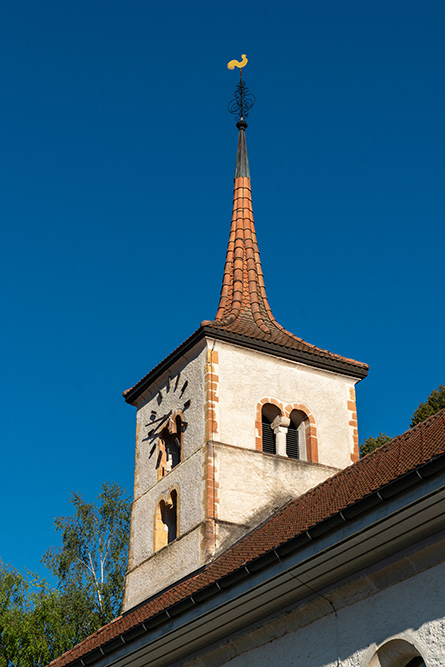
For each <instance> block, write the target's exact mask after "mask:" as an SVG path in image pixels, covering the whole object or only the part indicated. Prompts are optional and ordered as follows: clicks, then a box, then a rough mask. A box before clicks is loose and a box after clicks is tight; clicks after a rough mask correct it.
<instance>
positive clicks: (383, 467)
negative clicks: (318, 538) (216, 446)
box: [51, 409, 445, 667]
mask: <svg viewBox="0 0 445 667" xmlns="http://www.w3.org/2000/svg"><path fill="white" fill-rule="evenodd" d="M444 453H445V409H444V410H441V411H440V412H438V413H437V414H436V415H433V416H432V417H430V418H429V419H427V420H426V421H424V422H422V423H421V424H418V425H417V426H415V427H414V428H413V429H411V430H409V431H407V432H406V433H404V434H403V435H401V436H398V437H396V438H394V440H392V441H391V442H389V443H387V444H386V445H384V446H383V447H380V448H379V449H377V450H375V451H374V452H372V453H371V454H368V455H367V456H365V457H364V458H363V459H362V460H360V461H357V463H354V464H352V465H351V466H349V467H348V468H345V469H344V470H341V471H340V472H338V473H337V474H336V475H334V476H333V477H330V478H329V479H327V480H326V481H325V482H322V483H321V484H319V485H318V486H316V487H315V488H313V489H311V490H310V491H308V492H307V493H305V494H304V495H302V496H300V497H299V498H296V499H295V500H292V501H290V502H288V503H287V504H286V505H284V507H282V508H281V509H280V510H278V511H277V512H276V513H275V514H274V515H273V516H271V517H270V518H269V519H268V520H267V521H266V522H265V523H263V524H262V525H261V526H259V527H258V528H256V529H255V530H253V531H252V532H251V533H249V534H248V535H246V536H245V537H244V538H242V539H241V540H240V541H239V542H238V543H237V544H235V545H234V546H232V547H231V548H229V549H228V550H227V551H225V552H224V553H223V554H221V556H219V557H218V558H217V559H216V560H214V561H213V562H211V563H209V565H207V566H206V568H205V569H204V570H202V571H200V572H198V573H197V574H194V575H191V576H190V577H188V578H187V579H186V580H185V581H181V582H179V583H178V584H176V585H173V586H172V587H171V588H169V589H168V590H165V591H163V592H161V593H159V594H158V595H156V596H155V597H154V598H152V599H149V600H147V602H145V603H142V604H141V605H140V606H139V607H137V608H135V609H133V610H130V611H129V612H127V613H126V614H125V615H122V616H119V617H118V618H117V619H115V620H114V621H112V622H111V623H109V624H108V625H106V626H104V627H103V628H101V629H100V630H98V631H97V632H96V633H95V634H94V635H91V636H90V637H88V638H87V639H85V641H83V642H82V643H80V644H78V645H77V646H75V647H74V648H73V649H71V650H70V651H68V652H67V653H65V654H64V655H63V656H61V657H60V658H58V659H57V660H55V661H53V662H52V663H51V666H52V667H65V666H66V665H69V664H70V663H72V662H74V661H75V660H76V659H78V658H80V657H82V656H85V655H87V654H88V653H90V652H91V651H93V650H94V649H96V648H98V647H99V646H101V645H102V644H104V643H106V642H107V641H109V640H110V639H113V638H115V637H118V636H119V635H120V634H122V633H123V632H125V631H126V630H129V629H131V628H133V627H135V626H137V625H138V624H140V623H142V622H144V621H148V620H149V619H150V618H152V617H153V616H156V614H158V613H160V612H162V611H165V610H167V609H168V608H169V607H171V606H172V605H174V604H176V603H177V602H180V601H182V600H185V599H186V598H187V597H188V596H190V595H192V594H193V593H197V592H198V591H200V590H203V589H204V588H206V587H207V586H208V585H210V584H211V583H214V582H216V581H218V580H220V579H221V578H222V577H224V576H226V575H228V574H231V573H232V572H234V571H235V570H237V569H238V568H240V567H242V566H244V565H246V564H248V563H249V562H251V561H253V560H255V559H256V558H258V557H259V556H261V555H263V554H265V553H267V552H269V551H272V550H273V549H276V548H277V547H279V546H280V545H281V544H283V543H285V542H287V541H288V540H290V539H292V538H295V537H297V536H298V535H300V534H301V533H303V532H305V531H307V530H310V529H312V528H313V527H314V526H315V525H316V524H318V523H320V522H322V521H324V520H326V519H328V518H329V517H331V516H333V515H334V514H337V513H338V512H341V511H343V510H345V509H346V508H347V507H349V506H350V505H352V504H353V503H355V502H357V501H359V500H362V499H363V498H365V497H366V496H368V495H369V494H370V493H372V492H373V491H377V490H381V489H382V488H383V487H384V486H385V485H387V484H388V483H390V482H393V481H395V480H397V479H398V478H400V477H401V476H403V475H406V474H407V473H409V472H411V471H413V470H415V469H416V468H418V467H419V466H420V465H421V464H422V463H426V462H427V461H430V460H432V459H434V458H435V457H437V456H439V455H442V454H444Z"/></svg>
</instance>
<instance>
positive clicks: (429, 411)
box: [411, 384, 445, 427]
mask: <svg viewBox="0 0 445 667" xmlns="http://www.w3.org/2000/svg"><path fill="white" fill-rule="evenodd" d="M442 408H445V385H443V384H440V385H439V386H438V387H437V389H434V391H432V392H431V394H430V395H429V396H428V398H427V399H426V401H425V402H424V403H421V404H420V405H419V407H418V408H417V410H416V411H415V412H414V414H413V416H412V417H411V427H413V426H415V425H416V424H418V423H419V422H423V420H424V419H426V418H427V417H431V415H435V414H436V412H439V410H442Z"/></svg>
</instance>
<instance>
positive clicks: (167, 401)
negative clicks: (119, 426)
mask: <svg viewBox="0 0 445 667" xmlns="http://www.w3.org/2000/svg"><path fill="white" fill-rule="evenodd" d="M188 384H189V383H188V380H185V379H182V378H181V373H178V375H176V376H175V377H171V376H169V377H168V380H167V382H166V385H165V387H164V388H163V389H160V390H159V392H158V394H157V396H156V409H155V408H153V409H152V410H151V413H150V421H149V422H148V424H146V427H148V429H149V431H148V439H150V440H151V439H152V438H156V437H157V436H158V435H159V434H160V433H161V431H162V430H163V429H164V428H165V427H166V426H167V424H168V420H169V419H170V417H171V416H172V415H173V414H174V413H175V412H176V413H177V412H182V414H183V415H184V414H185V412H186V410H188V408H189V407H190V404H191V400H190V398H188V396H187V389H188ZM183 425H184V427H186V426H187V422H183ZM154 446H156V443H155V445H154Z"/></svg>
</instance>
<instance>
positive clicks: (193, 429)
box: [134, 341, 206, 498]
mask: <svg viewBox="0 0 445 667" xmlns="http://www.w3.org/2000/svg"><path fill="white" fill-rule="evenodd" d="M205 354H206V352H205V342H204V341H202V343H201V344H200V345H199V346H196V347H195V348H194V349H193V350H191V351H190V352H189V353H187V357H185V356H184V357H183V358H182V359H181V360H180V362H177V363H176V364H175V365H174V366H172V367H171V368H170V369H169V370H168V371H167V372H165V373H164V374H163V375H162V376H161V377H160V378H159V379H158V380H157V381H156V382H155V383H154V384H153V385H152V386H151V387H150V389H149V390H147V391H146V392H145V394H144V396H143V398H141V399H139V407H138V411H137V433H138V436H137V442H136V467H135V487H134V497H135V498H137V497H138V496H140V495H141V494H143V493H145V492H146V491H147V489H149V488H151V487H152V486H153V484H155V482H156V479H157V472H156V459H157V454H158V449H157V443H158V440H159V433H160V431H161V430H162V424H163V422H162V417H163V416H165V415H166V414H168V413H169V412H170V410H171V411H172V412H173V413H174V412H175V411H176V410H180V409H183V407H184V404H185V403H186V401H188V400H190V407H188V408H187V409H186V410H185V411H184V420H185V421H186V422H187V426H186V429H185V431H184V433H183V454H184V458H186V457H188V456H190V455H191V454H192V453H193V452H194V451H195V450H196V449H197V448H198V447H201V446H202V445H203V443H204V399H205V394H204V364H205ZM179 373H180V374H181V375H180V378H179V382H178V384H177V386H176V379H177V377H178V374H179ZM169 377H170V378H171V381H170V383H169V382H168V379H169ZM185 382H187V383H188V384H187V387H186V389H185V390H184V392H181V389H182V388H183V387H184V384H185ZM159 392H161V395H162V400H161V398H160V394H159ZM159 420H161V421H159ZM151 431H154V433H153V435H149V433H150V432H151Z"/></svg>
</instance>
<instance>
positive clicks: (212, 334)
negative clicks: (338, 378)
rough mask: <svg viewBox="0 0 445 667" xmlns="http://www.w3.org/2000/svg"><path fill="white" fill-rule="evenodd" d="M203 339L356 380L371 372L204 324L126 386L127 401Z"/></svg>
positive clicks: (348, 363) (359, 366) (350, 363)
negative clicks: (137, 380) (132, 383)
mask: <svg viewBox="0 0 445 667" xmlns="http://www.w3.org/2000/svg"><path fill="white" fill-rule="evenodd" d="M204 338H216V339H217V340H221V341H223V342H226V343H232V344H233V345H238V346H240V347H245V348H248V349H251V350H257V351H258V352H263V353H264V354H271V355H274V356H278V357H281V358H283V359H289V360H291V361H296V362H299V363H302V364H305V365H306V366H312V367H314V368H319V369H320V370H325V371H329V372H331V373H339V374H340V375H347V376H349V377H352V378H355V379H357V380H362V379H363V378H365V377H366V376H367V375H368V368H367V367H365V366H363V365H355V364H353V363H352V362H347V361H342V360H340V359H329V358H326V357H319V356H317V354H316V353H314V354H311V353H309V352H305V351H303V350H293V349H291V348H288V347H284V346H283V345H277V344H276V343H269V342H268V341H264V340H257V339H255V338H249V337H248V336H243V335H241V334H237V333H234V332H232V331H227V330H225V329H218V328H216V327H212V326H201V327H199V329H197V330H196V331H195V332H194V333H192V335H191V336H189V337H188V338H187V339H186V340H185V341H184V342H183V343H181V345H179V347H177V348H176V349H175V350H173V352H171V353H170V354H169V355H168V356H167V357H165V359H163V360H162V361H161V362H160V363H159V364H158V365H157V366H155V367H154V368H153V369H152V370H151V371H150V372H149V373H148V374H147V375H145V376H144V377H143V378H142V379H141V380H139V382H138V383H137V384H135V385H134V387H131V389H127V391H125V392H124V398H125V401H126V402H127V403H129V404H130V405H134V404H135V401H136V400H137V399H138V398H139V396H140V395H141V394H142V393H143V392H144V391H146V390H147V389H148V387H149V386H150V385H151V384H152V383H153V382H154V381H155V380H157V378H158V377H159V376H160V375H162V373H164V372H165V371H166V370H168V369H169V368H170V366H171V365H172V364H174V363H175V362H176V361H178V360H179V359H180V358H181V357H182V356H183V355H184V354H185V353H186V352H188V351H189V350H190V349H192V348H193V347H194V346H195V345H196V344H197V343H199V342H200V341H201V340H203V339H204Z"/></svg>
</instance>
